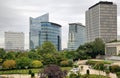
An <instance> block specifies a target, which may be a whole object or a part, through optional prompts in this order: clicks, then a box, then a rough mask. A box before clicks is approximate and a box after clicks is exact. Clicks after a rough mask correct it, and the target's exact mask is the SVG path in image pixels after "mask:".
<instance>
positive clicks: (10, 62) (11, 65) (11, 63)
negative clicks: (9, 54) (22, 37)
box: [2, 60, 16, 69]
mask: <svg viewBox="0 0 120 78" xmlns="http://www.w3.org/2000/svg"><path fill="white" fill-rule="evenodd" d="M2 67H3V68H5V69H12V68H15V67H16V62H15V60H6V61H4V62H3V64H2Z"/></svg>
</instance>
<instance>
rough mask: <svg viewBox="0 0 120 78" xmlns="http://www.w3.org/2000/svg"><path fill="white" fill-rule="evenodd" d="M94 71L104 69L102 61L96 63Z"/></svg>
mask: <svg viewBox="0 0 120 78" xmlns="http://www.w3.org/2000/svg"><path fill="white" fill-rule="evenodd" d="M94 69H97V70H104V69H105V66H104V62H102V61H100V62H96V64H95V65H94Z"/></svg>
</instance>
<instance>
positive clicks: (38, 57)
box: [28, 52, 42, 60]
mask: <svg viewBox="0 0 120 78" xmlns="http://www.w3.org/2000/svg"><path fill="white" fill-rule="evenodd" d="M28 57H29V58H31V59H33V60H39V59H42V56H41V55H38V53H37V52H28Z"/></svg>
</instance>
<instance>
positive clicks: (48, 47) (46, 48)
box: [37, 41, 57, 54]
mask: <svg viewBox="0 0 120 78" xmlns="http://www.w3.org/2000/svg"><path fill="white" fill-rule="evenodd" d="M37 52H39V53H40V54H47V53H55V52H57V50H56V48H55V46H54V45H53V44H52V43H51V42H49V41H45V42H44V43H43V44H42V45H41V46H40V47H39V48H38V49H37Z"/></svg>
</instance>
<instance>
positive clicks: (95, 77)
mask: <svg viewBox="0 0 120 78" xmlns="http://www.w3.org/2000/svg"><path fill="white" fill-rule="evenodd" d="M81 78H110V77H106V76H102V75H96V74H90V75H89V76H87V77H86V75H83V76H82V77H81Z"/></svg>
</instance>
